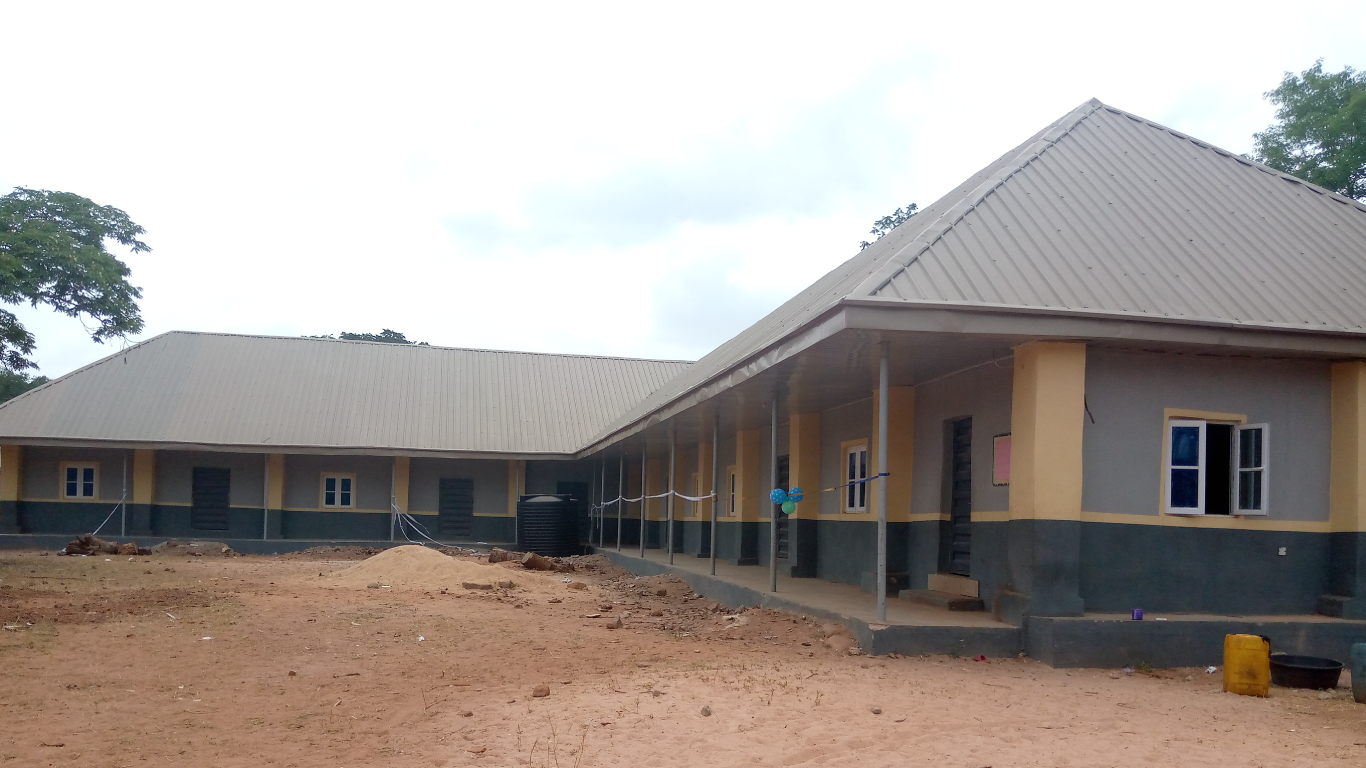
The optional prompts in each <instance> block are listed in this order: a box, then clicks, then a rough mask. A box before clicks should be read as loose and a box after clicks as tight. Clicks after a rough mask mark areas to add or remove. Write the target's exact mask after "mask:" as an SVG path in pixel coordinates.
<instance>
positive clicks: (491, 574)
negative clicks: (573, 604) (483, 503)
mask: <svg viewBox="0 0 1366 768" xmlns="http://www.w3.org/2000/svg"><path fill="white" fill-rule="evenodd" d="M314 578H315V580H316V581H318V582H321V583H324V584H335V585H338V586H343V587H360V588H362V589H363V588H365V587H366V586H368V585H369V584H371V583H373V582H379V583H380V584H383V585H385V586H388V587H392V588H394V589H423V590H438V589H449V590H451V591H456V590H460V589H463V587H462V585H463V583H464V582H467V581H468V582H478V583H484V584H497V583H498V582H499V581H500V580H506V579H511V580H512V581H513V582H515V583H516V585H517V587H518V588H520V589H531V590H534V591H545V590H548V589H553V588H554V587H556V586H558V582H559V578H558V577H555V576H554V575H553V574H551V575H542V574H537V573H531V572H528V571H523V570H521V569H520V568H519V569H516V570H513V569H511V568H504V567H502V566H498V565H489V564H487V563H481V562H479V561H477V560H472V559H466V558H463V557H449V556H447V555H443V554H441V553H440V552H438V551H436V550H434V549H428V548H427V547H420V546H417V545H415V544H413V545H407V546H402V547H394V548H393V549H386V550H384V551H383V552H381V553H379V554H378V555H375V556H374V557H370V558H367V559H365V560H362V561H360V562H359V563H356V564H355V565H353V566H350V567H348V568H343V569H342V570H340V571H336V572H334V573H329V574H327V575H325V576H319V577H314Z"/></svg>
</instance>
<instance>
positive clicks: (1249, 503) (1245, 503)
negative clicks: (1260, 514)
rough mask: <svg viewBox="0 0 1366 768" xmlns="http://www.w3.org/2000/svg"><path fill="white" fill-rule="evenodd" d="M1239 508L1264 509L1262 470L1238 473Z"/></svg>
mask: <svg viewBox="0 0 1366 768" xmlns="http://www.w3.org/2000/svg"><path fill="white" fill-rule="evenodd" d="M1238 509H1246V510H1257V511H1260V510H1261V509H1262V472H1261V470H1253V471H1251V472H1239V473H1238Z"/></svg>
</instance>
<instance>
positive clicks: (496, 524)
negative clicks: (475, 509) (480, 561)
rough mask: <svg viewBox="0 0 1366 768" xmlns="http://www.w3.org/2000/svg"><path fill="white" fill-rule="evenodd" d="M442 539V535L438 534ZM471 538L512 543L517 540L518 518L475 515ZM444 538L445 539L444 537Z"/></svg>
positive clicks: (483, 541)
mask: <svg viewBox="0 0 1366 768" xmlns="http://www.w3.org/2000/svg"><path fill="white" fill-rule="evenodd" d="M436 538H438V539H440V538H442V537H440V536H437V537H436ZM470 538H471V539H473V540H474V541H475V542H479V543H491V544H500V543H501V544H509V545H510V544H512V543H513V542H515V541H517V518H515V517H479V516H477V515H476V516H475V518H474V523H473V524H472V525H471V526H470ZM443 540H444V539H443Z"/></svg>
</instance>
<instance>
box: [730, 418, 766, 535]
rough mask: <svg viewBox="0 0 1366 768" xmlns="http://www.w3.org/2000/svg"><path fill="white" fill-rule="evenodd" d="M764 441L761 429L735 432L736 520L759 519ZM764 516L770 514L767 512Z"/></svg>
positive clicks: (755, 520)
mask: <svg viewBox="0 0 1366 768" xmlns="http://www.w3.org/2000/svg"><path fill="white" fill-rule="evenodd" d="M762 443H763V430H761V429H750V430H741V431H739V432H736V433H735V520H736V521H738V522H742V523H746V522H751V523H752V522H758V521H759V513H760V511H761V510H760V509H759V507H760V506H761V505H760V503H759V496H760V488H761V486H762V484H763V480H762V478H760V477H759V451H760V450H761V444H762ZM765 501H767V499H765ZM764 517H765V518H767V517H768V515H767V514H766V513H765V514H764Z"/></svg>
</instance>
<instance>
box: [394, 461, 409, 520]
mask: <svg viewBox="0 0 1366 768" xmlns="http://www.w3.org/2000/svg"><path fill="white" fill-rule="evenodd" d="M411 463H412V460H411V459H410V458H408V457H407V456H395V457H394V505H395V506H397V507H398V511H399V514H406V513H407V512H408V476H409V471H408V470H409V466H410V465H411Z"/></svg>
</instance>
